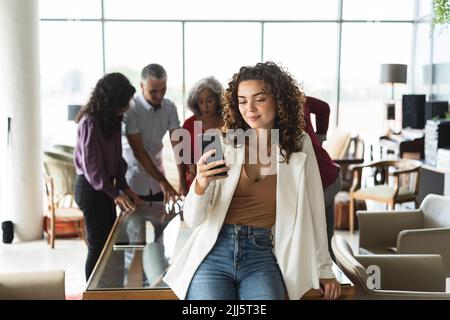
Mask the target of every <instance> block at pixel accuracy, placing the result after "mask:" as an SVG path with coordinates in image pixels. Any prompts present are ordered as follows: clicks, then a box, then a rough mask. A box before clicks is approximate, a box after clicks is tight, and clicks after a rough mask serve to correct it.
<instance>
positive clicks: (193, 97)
mask: <svg viewBox="0 0 450 320" xmlns="http://www.w3.org/2000/svg"><path fill="white" fill-rule="evenodd" d="M222 93H223V88H222V85H221V84H220V82H219V81H217V79H216V78H214V77H206V78H203V79H200V80H199V81H198V82H197V83H196V84H195V85H194V86H193V87H192V89H191V91H190V92H189V96H188V100H187V106H188V108H189V109H190V110H191V111H192V113H194V115H193V116H192V117H190V118H188V119H186V121H184V124H183V128H184V129H186V130H188V131H189V134H190V137H191V141H190V148H191V161H190V163H188V164H185V165H184V171H185V175H184V176H185V179H186V186H187V187H188V188H189V187H190V186H191V183H192V181H193V180H194V178H195V175H196V174H197V170H196V169H197V165H196V164H197V161H198V158H197V159H196V158H195V157H194V155H195V150H196V145H197V137H196V136H195V135H196V133H198V134H200V133H204V132H205V131H206V130H209V129H213V128H220V127H222V125H223V118H222V103H221V97H222ZM197 148H198V147H197Z"/></svg>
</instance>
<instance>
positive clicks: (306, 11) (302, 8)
mask: <svg viewBox="0 0 450 320" xmlns="http://www.w3.org/2000/svg"><path fill="white" fill-rule="evenodd" d="M104 3H105V17H106V18H107V19H155V20H159V19H176V20H318V19H336V18H337V7H338V3H339V1H337V0H278V1H276V2H273V0H245V1H242V0H226V1H210V0H189V1H185V0H164V1H148V0H127V1H123V0H104Z"/></svg>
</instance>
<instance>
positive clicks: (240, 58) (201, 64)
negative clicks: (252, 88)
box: [185, 22, 261, 92]
mask: <svg viewBox="0 0 450 320" xmlns="http://www.w3.org/2000/svg"><path fill="white" fill-rule="evenodd" d="M236 35H239V36H238V37H236ZM260 41H261V25H260V24H258V23H233V22H224V23H212V22H200V23H193V22H190V23H186V26H185V48H186V57H185V61H186V62H185V63H186V90H187V92H189V90H190V88H191V87H192V86H193V84H194V83H195V82H196V81H197V80H199V79H200V78H203V77H206V76H215V77H216V78H217V79H218V80H219V81H220V82H221V83H222V85H223V86H224V87H225V86H226V85H227V83H228V82H229V81H230V79H231V77H232V76H233V74H234V73H235V72H237V71H239V68H240V67H241V66H243V65H252V64H255V62H258V61H260V59H261V58H260V54H261V51H260V46H259V44H260Z"/></svg>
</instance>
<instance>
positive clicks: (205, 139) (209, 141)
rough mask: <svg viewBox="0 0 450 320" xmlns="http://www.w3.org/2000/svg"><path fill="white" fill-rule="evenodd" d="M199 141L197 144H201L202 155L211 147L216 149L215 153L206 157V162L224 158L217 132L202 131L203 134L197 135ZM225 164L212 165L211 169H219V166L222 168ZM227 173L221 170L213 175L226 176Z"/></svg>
mask: <svg viewBox="0 0 450 320" xmlns="http://www.w3.org/2000/svg"><path fill="white" fill-rule="evenodd" d="M197 138H198V140H199V143H198V145H199V146H202V155H203V154H205V152H208V151H209V150H212V149H216V153H215V154H214V155H212V156H209V157H208V158H207V159H206V163H211V162H215V161H220V160H224V159H225V157H224V154H223V149H222V144H221V143H220V136H219V134H218V133H204V134H199V135H198V136H197ZM224 167H225V164H221V165H218V166H216V167H214V168H213V169H219V168H224ZM227 175H228V173H227V172H226V171H225V172H221V173H218V174H215V175H214V176H227Z"/></svg>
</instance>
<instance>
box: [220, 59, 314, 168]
mask: <svg viewBox="0 0 450 320" xmlns="http://www.w3.org/2000/svg"><path fill="white" fill-rule="evenodd" d="M246 80H261V81H263V82H264V88H263V89H264V91H265V92H267V93H270V94H272V96H273V100H274V101H275V103H276V116H275V125H274V129H278V130H279V137H280V141H279V143H280V153H281V155H282V156H283V157H284V160H283V161H282V162H285V161H286V163H289V159H290V157H291V155H292V153H294V152H298V151H301V150H302V144H301V140H300V138H301V135H302V133H303V132H304V128H305V120H304V114H303V106H304V104H305V101H306V95H305V93H304V92H303V91H302V88H301V86H299V84H298V83H297V82H296V80H295V79H294V77H293V76H292V75H291V74H290V73H289V72H287V70H285V69H283V67H281V66H280V65H277V64H275V63H274V62H272V61H267V62H264V63H262V62H261V63H258V64H256V65H255V66H245V67H242V68H241V69H240V70H239V72H238V73H235V74H234V75H233V79H232V80H231V81H230V82H229V83H228V88H227V89H226V90H225V92H224V94H223V96H222V100H223V118H224V126H223V127H222V132H223V133H224V134H225V133H226V131H227V130H230V129H231V130H238V129H243V130H247V129H249V128H250V126H249V125H248V124H247V123H246V122H245V120H244V119H243V117H242V115H241V113H240V112H239V103H238V88H239V84H240V83H241V82H242V81H246Z"/></svg>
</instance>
